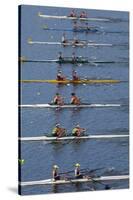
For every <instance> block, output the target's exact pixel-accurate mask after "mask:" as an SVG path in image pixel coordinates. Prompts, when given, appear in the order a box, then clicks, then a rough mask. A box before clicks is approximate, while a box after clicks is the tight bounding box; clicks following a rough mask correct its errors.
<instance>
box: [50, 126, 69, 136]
mask: <svg viewBox="0 0 133 200" xmlns="http://www.w3.org/2000/svg"><path fill="white" fill-rule="evenodd" d="M65 135H66V129H65V128H62V127H61V126H60V124H56V125H55V127H54V128H53V130H52V136H53V137H63V136H65Z"/></svg>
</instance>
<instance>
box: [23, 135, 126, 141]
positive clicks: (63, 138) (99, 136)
mask: <svg viewBox="0 0 133 200" xmlns="http://www.w3.org/2000/svg"><path fill="white" fill-rule="evenodd" d="M128 137H129V135H88V136H87V135H86V136H81V137H76V136H67V137H48V136H40V137H21V138H19V140H21V141H64V140H81V139H109V138H128Z"/></svg>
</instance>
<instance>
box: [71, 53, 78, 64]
mask: <svg viewBox="0 0 133 200" xmlns="http://www.w3.org/2000/svg"><path fill="white" fill-rule="evenodd" d="M76 60H77V57H76V56H75V53H74V52H73V53H72V62H75V61H76Z"/></svg>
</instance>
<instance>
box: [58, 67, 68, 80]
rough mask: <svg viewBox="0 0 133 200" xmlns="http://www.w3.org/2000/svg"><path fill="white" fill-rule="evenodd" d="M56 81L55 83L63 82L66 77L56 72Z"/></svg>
mask: <svg viewBox="0 0 133 200" xmlns="http://www.w3.org/2000/svg"><path fill="white" fill-rule="evenodd" d="M56 80H57V81H64V80H66V77H65V76H64V75H63V74H62V71H60V70H59V71H58V74H57V76H56Z"/></svg>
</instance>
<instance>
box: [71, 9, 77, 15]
mask: <svg viewBox="0 0 133 200" xmlns="http://www.w3.org/2000/svg"><path fill="white" fill-rule="evenodd" d="M69 17H77V15H76V13H75V10H74V9H72V11H71V12H70V15H69Z"/></svg>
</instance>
